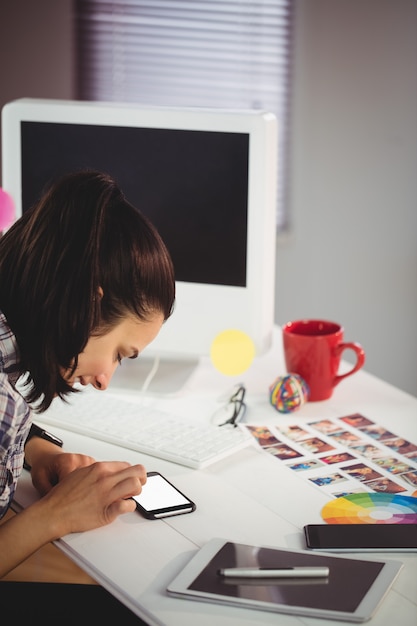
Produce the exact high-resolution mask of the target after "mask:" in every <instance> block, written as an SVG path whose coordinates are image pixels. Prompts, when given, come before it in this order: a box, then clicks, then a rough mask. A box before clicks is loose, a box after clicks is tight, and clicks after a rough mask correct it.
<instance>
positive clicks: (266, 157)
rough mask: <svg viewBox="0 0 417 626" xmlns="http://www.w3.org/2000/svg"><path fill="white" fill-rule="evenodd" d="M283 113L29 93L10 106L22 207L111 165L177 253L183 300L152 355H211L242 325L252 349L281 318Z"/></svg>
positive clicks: (12, 160)
mask: <svg viewBox="0 0 417 626" xmlns="http://www.w3.org/2000/svg"><path fill="white" fill-rule="evenodd" d="M276 160H277V122H276V119H275V117H274V115H273V114H271V113H268V112H264V111H246V110H245V111H231V110H219V109H187V108H166V107H141V106H134V105H128V104H115V103H99V102H83V101H64V100H38V99H26V98H25V99H21V100H16V101H14V102H10V103H8V104H6V105H5V107H4V108H3V111H2V163H3V174H2V185H3V188H4V189H5V190H6V191H7V192H9V193H10V194H11V196H12V198H13V199H14V202H15V204H16V217H17V218H18V217H19V216H20V215H21V213H22V212H23V211H26V210H27V209H28V208H29V207H30V206H31V205H32V204H33V203H34V202H35V201H36V200H37V198H38V197H39V196H40V194H41V192H42V190H43V189H44V187H45V186H46V185H47V184H48V183H49V182H50V181H51V180H53V179H55V178H57V177H59V176H61V175H62V174H64V173H66V172H69V171H74V170H79V169H81V168H84V167H89V168H94V169H98V170H101V171H105V172H107V173H109V174H111V175H112V176H113V177H115V179H116V180H117V182H118V183H119V185H120V187H121V188H122V190H123V191H124V193H125V195H126V196H127V198H128V200H129V201H130V202H131V203H132V204H134V205H135V206H137V207H138V208H140V209H141V211H143V212H144V213H145V214H146V215H148V216H149V217H150V219H151V220H152V221H153V223H154V224H155V225H156V227H157V228H158V230H159V232H160V233H161V235H162V237H163V239H164V240H165V242H166V244H167V247H168V249H169V250H170V253H171V255H172V258H173V262H174V267H175V274H176V288H177V295H176V304H175V310H174V313H173V315H172V316H171V318H170V319H169V320H168V321H167V322H166V323H165V324H164V326H163V328H162V330H161V332H160V334H159V335H158V337H157V338H156V340H155V341H154V342H153V343H152V344H151V345H150V346H149V347H148V348H147V349H146V351H145V352H144V356H146V355H148V356H150V357H153V356H154V355H159V356H160V358H161V359H173V360H187V359H191V360H192V359H198V358H199V357H201V356H204V355H208V354H209V352H210V347H211V344H212V342H213V340H214V339H215V337H216V336H217V335H218V334H219V333H221V332H222V331H225V330H229V329H236V330H240V331H243V332H244V333H246V334H247V335H248V336H249V337H250V338H251V339H252V341H253V343H254V345H255V349H256V354H257V355H259V354H262V353H263V352H265V351H266V350H267V349H268V347H269V346H270V345H271V340H272V331H273V323H274V288H275V231H276V226H275V225H276V219H275V211H276V179H277V162H276Z"/></svg>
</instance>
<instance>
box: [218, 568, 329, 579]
mask: <svg viewBox="0 0 417 626" xmlns="http://www.w3.org/2000/svg"><path fill="white" fill-rule="evenodd" d="M217 574H218V575H219V576H223V577H225V578H323V577H326V576H328V575H329V568H328V567H280V568H274V567H226V568H223V569H219V570H217Z"/></svg>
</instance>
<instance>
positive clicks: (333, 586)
mask: <svg viewBox="0 0 417 626" xmlns="http://www.w3.org/2000/svg"><path fill="white" fill-rule="evenodd" d="M323 566H324V567H328V568H329V574H328V576H327V577H323V578H291V577H288V578H285V577H284V578H273V577H271V578H262V579H259V578H235V577H229V576H228V577H224V576H222V575H221V574H220V573H219V571H220V570H222V569H224V568H237V567H239V568H255V570H256V569H259V568H275V569H280V570H284V571H285V568H289V569H291V568H299V567H309V568H311V567H313V568H315V567H323ZM401 567H402V563H400V562H398V561H387V562H383V561H366V560H362V559H357V558H346V557H342V556H336V555H328V554H324V553H323V554H318V553H315V554H312V553H311V552H307V551H301V550H297V551H295V550H287V549H282V548H272V547H263V546H251V545H244V544H240V543H234V542H231V541H227V540H225V539H220V538H216V539H212V540H211V541H209V542H208V543H207V544H206V545H205V546H203V548H201V549H200V550H199V551H198V552H197V554H196V555H195V556H194V557H193V558H192V559H191V561H190V562H189V563H188V564H187V565H186V566H185V568H184V569H183V570H182V572H181V573H180V574H179V575H178V576H177V577H176V578H175V579H174V580H173V581H172V583H171V584H170V585H169V586H168V589H167V591H168V593H169V594H170V595H173V596H176V597H180V598H184V599H188V600H190V599H194V600H201V601H206V602H214V603H219V604H228V605H233V606H240V607H247V608H253V609H258V610H259V609H261V610H264V611H271V612H276V613H289V614H294V615H305V616H309V617H319V618H327V619H339V620H345V621H350V622H364V621H366V620H368V619H370V618H371V617H372V615H373V614H374V613H375V611H376V609H377V608H378V606H379V604H380V603H381V601H382V600H383V598H384V596H385V594H386V593H387V592H388V590H389V589H390V587H391V585H392V583H393V582H394V580H395V578H396V576H397V575H398V573H399V571H400V569H401Z"/></svg>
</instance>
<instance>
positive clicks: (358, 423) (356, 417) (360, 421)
mask: <svg viewBox="0 0 417 626" xmlns="http://www.w3.org/2000/svg"><path fill="white" fill-rule="evenodd" d="M339 419H340V420H341V421H342V422H345V424H349V426H353V427H354V428H362V427H363V426H371V424H373V423H374V422H372V421H371V420H370V419H368V418H367V417H364V416H363V415H361V414H360V413H354V414H353V415H345V417H339Z"/></svg>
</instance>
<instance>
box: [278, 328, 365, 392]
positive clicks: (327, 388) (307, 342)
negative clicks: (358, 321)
mask: <svg viewBox="0 0 417 626" xmlns="http://www.w3.org/2000/svg"><path fill="white" fill-rule="evenodd" d="M343 334H344V331H343V328H342V326H340V324H336V323H335V322H328V321H326V320H298V321H295V322H288V323H287V324H285V325H284V326H283V328H282V337H283V344H284V357H285V364H286V367H287V371H288V373H291V374H299V376H301V377H302V378H304V380H305V381H306V383H307V384H308V386H309V388H310V394H309V400H310V401H312V402H315V401H317V400H327V398H330V396H331V395H332V393H333V388H334V387H335V386H336V385H337V384H338V383H340V381H341V380H343V379H344V378H346V377H347V376H351V375H352V374H354V373H355V372H357V371H358V370H359V369H360V368H361V367H362V366H363V364H364V363H365V352H364V350H363V348H362V346H361V345H359V344H358V343H352V342H349V343H344V342H343ZM344 350H353V351H354V352H355V353H356V364H355V365H354V367H353V368H352V369H350V370H349V371H348V372H346V373H345V374H338V371H339V364H340V359H341V355H342V352H343V351H344Z"/></svg>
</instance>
